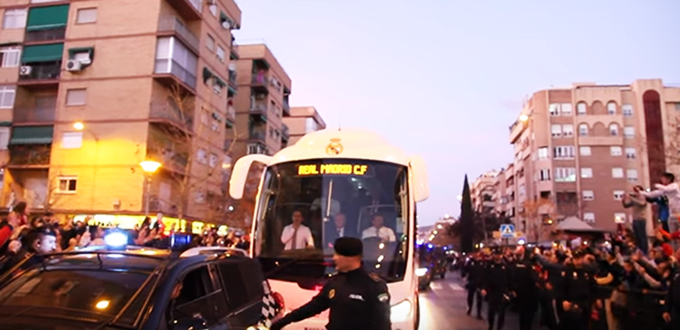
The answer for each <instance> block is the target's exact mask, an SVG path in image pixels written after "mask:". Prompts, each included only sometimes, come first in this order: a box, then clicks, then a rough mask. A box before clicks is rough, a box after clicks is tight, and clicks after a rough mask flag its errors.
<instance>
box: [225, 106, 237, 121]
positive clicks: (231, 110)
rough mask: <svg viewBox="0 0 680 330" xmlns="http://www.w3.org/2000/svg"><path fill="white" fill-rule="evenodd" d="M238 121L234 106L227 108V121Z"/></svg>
mask: <svg viewBox="0 0 680 330" xmlns="http://www.w3.org/2000/svg"><path fill="white" fill-rule="evenodd" d="M235 119H236V109H235V108H234V107H233V106H228V107H227V120H231V121H234V120H235Z"/></svg>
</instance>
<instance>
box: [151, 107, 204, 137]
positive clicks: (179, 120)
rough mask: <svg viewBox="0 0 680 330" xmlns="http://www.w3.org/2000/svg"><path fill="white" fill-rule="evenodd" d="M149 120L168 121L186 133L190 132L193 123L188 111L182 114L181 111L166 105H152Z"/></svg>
mask: <svg viewBox="0 0 680 330" xmlns="http://www.w3.org/2000/svg"><path fill="white" fill-rule="evenodd" d="M149 118H150V119H161V120H167V121H170V122H172V123H174V124H176V125H177V126H179V127H180V128H182V129H184V130H187V131H192V128H193V123H194V117H193V115H192V113H190V112H189V111H186V112H183V111H182V110H181V109H177V108H175V107H172V106H170V104H168V103H152V104H151V109H150V111H149Z"/></svg>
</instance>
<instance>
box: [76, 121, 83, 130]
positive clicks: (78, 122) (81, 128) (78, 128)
mask: <svg viewBox="0 0 680 330" xmlns="http://www.w3.org/2000/svg"><path fill="white" fill-rule="evenodd" d="M73 128H75V129H76V130H78V131H82V130H83V129H85V124H83V122H82V121H77V122H75V123H73Z"/></svg>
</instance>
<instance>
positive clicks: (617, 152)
mask: <svg viewBox="0 0 680 330" xmlns="http://www.w3.org/2000/svg"><path fill="white" fill-rule="evenodd" d="M609 154H610V155H612V156H621V155H622V154H623V150H622V148H621V147H618V146H612V147H609Z"/></svg>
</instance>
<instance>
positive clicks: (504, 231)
mask: <svg viewBox="0 0 680 330" xmlns="http://www.w3.org/2000/svg"><path fill="white" fill-rule="evenodd" d="M500 232H501V238H514V237H515V225H513V224H509V223H506V224H502V225H501V230H500Z"/></svg>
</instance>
